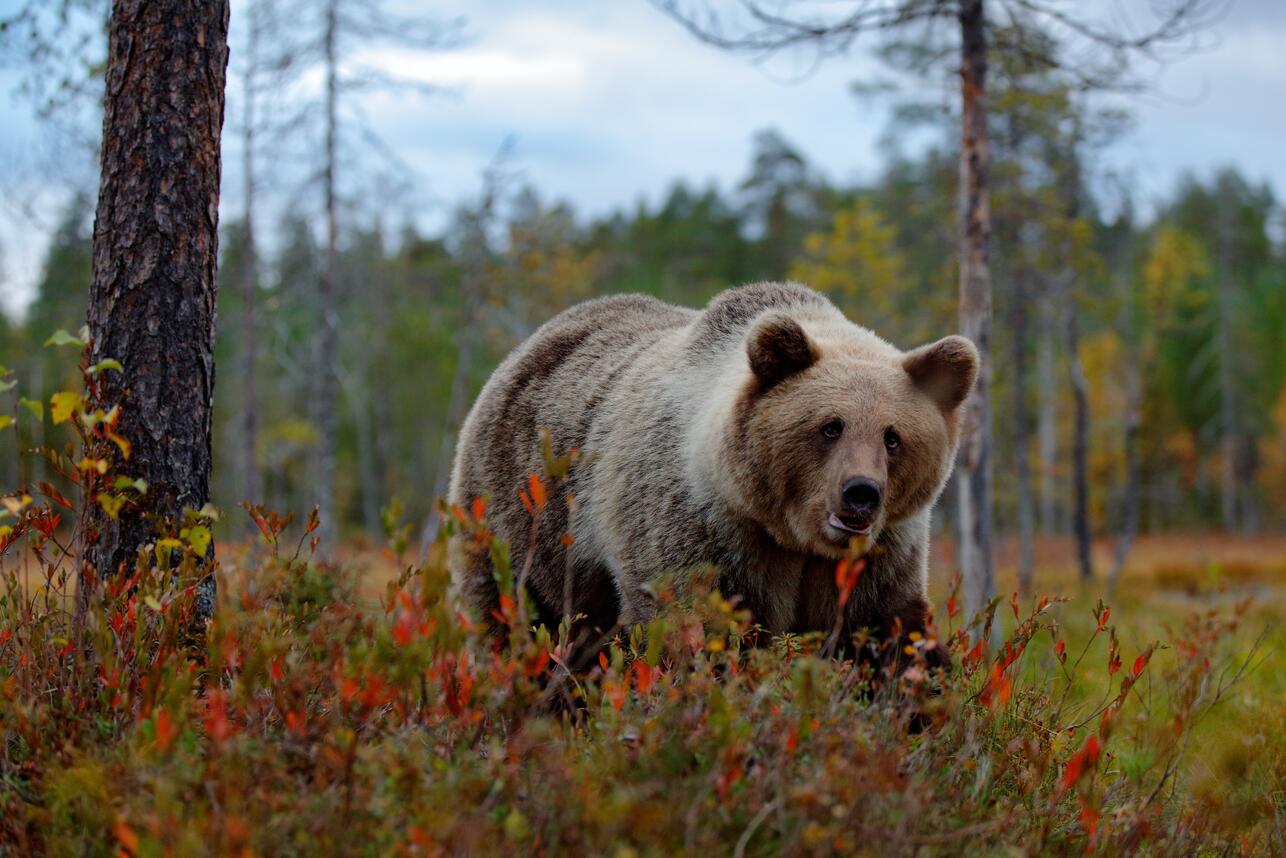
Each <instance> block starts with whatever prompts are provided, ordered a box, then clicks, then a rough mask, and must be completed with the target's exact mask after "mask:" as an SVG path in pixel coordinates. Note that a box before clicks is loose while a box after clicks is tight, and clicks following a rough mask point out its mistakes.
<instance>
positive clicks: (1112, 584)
mask: <svg viewBox="0 0 1286 858" xmlns="http://www.w3.org/2000/svg"><path fill="white" fill-rule="evenodd" d="M1132 364H1133V365H1132V367H1130V368H1128V369H1127V370H1126V372H1127V373H1128V375H1127V378H1126V393H1125V396H1126V402H1125V492H1124V494H1123V496H1122V498H1121V532H1120V534H1119V536H1118V537H1117V540H1116V552H1115V554H1114V556H1113V558H1112V568H1111V570H1110V571H1109V572H1108V575H1107V589H1108V592H1109V593H1115V592H1116V585H1117V582H1118V581H1119V580H1120V578H1121V571H1122V570H1123V569H1124V568H1125V558H1126V557H1128V556H1129V554H1130V548H1131V547H1132V546H1133V545H1134V538H1135V536H1137V535H1138V531H1139V506H1140V502H1141V499H1140V497H1139V495H1140V486H1139V479H1140V474H1139V471H1140V463H1139V452H1140V451H1139V438H1140V436H1141V435H1142V432H1143V368H1144V359H1143V358H1142V357H1141V356H1139V355H1135V359H1134V360H1133V361H1132Z"/></svg>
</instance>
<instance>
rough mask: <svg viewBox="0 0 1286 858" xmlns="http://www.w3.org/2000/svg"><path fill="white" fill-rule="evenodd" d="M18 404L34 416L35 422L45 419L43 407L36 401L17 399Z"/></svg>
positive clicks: (42, 404)
mask: <svg viewBox="0 0 1286 858" xmlns="http://www.w3.org/2000/svg"><path fill="white" fill-rule="evenodd" d="M18 404H19V405H21V406H23V407H24V408H26V409H27V410H28V411H30V412H31V413H32V414H34V415H36V419H37V420H44V419H45V405H44V403H43V402H40V401H39V400H36V399H26V398H23V399H19V400H18Z"/></svg>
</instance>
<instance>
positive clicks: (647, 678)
mask: <svg viewBox="0 0 1286 858" xmlns="http://www.w3.org/2000/svg"><path fill="white" fill-rule="evenodd" d="M634 687H635V688H637V689H638V692H639V694H646V693H647V690H648V689H649V688H651V687H652V667H651V665H649V664H648V663H647V662H646V661H636V662H634Z"/></svg>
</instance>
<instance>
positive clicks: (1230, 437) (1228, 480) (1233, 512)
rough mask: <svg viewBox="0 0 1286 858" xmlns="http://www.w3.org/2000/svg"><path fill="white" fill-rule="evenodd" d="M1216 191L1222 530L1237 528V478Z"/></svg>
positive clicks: (1227, 293) (1225, 239)
mask: <svg viewBox="0 0 1286 858" xmlns="http://www.w3.org/2000/svg"><path fill="white" fill-rule="evenodd" d="M1223 196H1224V195H1222V194H1221V195H1220V200H1219V204H1218V222H1219V225H1218V235H1217V238H1216V242H1217V246H1218V262H1217V264H1218V266H1219V272H1218V287H1217V288H1218V290H1219V294H1218V303H1217V312H1218V316H1217V320H1216V325H1217V328H1216V331H1215V349H1216V350H1217V355H1216V360H1218V362H1219V451H1220V455H1221V458H1222V461H1221V462H1220V480H1219V487H1220V492H1219V499H1220V504H1219V508H1220V521H1221V523H1222V524H1223V529H1224V531H1225V532H1228V533H1231V532H1233V531H1235V530H1236V529H1237V516H1238V511H1239V510H1238V508H1239V506H1240V503H1239V495H1240V491H1239V489H1240V486H1239V484H1238V480H1237V459H1238V447H1239V444H1238V426H1237V422H1238V421H1237V417H1238V413H1237V375H1236V372H1235V368H1234V366H1233V357H1232V356H1233V346H1232V337H1231V333H1230V330H1229V329H1230V326H1231V324H1232V298H1233V295H1232V271H1231V270H1230V259H1229V257H1230V255H1231V254H1230V250H1229V245H1230V244H1231V238H1230V236H1229V229H1230V227H1231V224H1229V223H1228V220H1229V212H1228V204H1227V202H1226V201H1225V200H1224V199H1223Z"/></svg>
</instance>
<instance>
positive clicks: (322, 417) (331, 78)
mask: <svg viewBox="0 0 1286 858" xmlns="http://www.w3.org/2000/svg"><path fill="white" fill-rule="evenodd" d="M336 7H337V0H330V2H329V3H327V6H326V31H325V33H324V36H323V51H324V55H325V69H326V71H325V74H326V82H325V87H326V105H325V110H326V119H325V122H326V131H325V137H326V139H325V153H324V158H325V165H324V167H323V172H322V184H323V194H324V196H325V206H326V249H325V257H324V258H323V260H322V269H321V272H320V273H319V277H318V284H317V285H318V289H317V293H318V294H317V297H318V301H317V312H318V321H317V364H316V366H317V401H316V408H317V429H318V435H319V439H318V443H319V446H320V450H319V451H318V456H317V507H318V512H319V514H320V517H321V521H322V528H321V532H322V534H323V537H322V541H321V549H322V550H321V554H322V557H324V558H328V557H330V556H332V554H333V550H334V546H335V543H336V541H337V539H338V536H339V522H338V521H337V520H336V518H335V456H336V447H337V444H338V432H339V428H338V427H339V416H338V414H337V403H336V386H337V380H336V361H338V360H339V355H338V335H337V324H338V322H337V319H336V317H335V290H336V284H337V280H338V277H337V273H338V272H337V270H336V269H337V267H338V252H339V248H338V245H339V223H338V212H337V205H338V203H337V200H336V189H335V181H336V179H335V173H336V167H337V164H336V160H337V158H338V151H337V150H338V142H339V141H338V133H339V129H338V121H339V117H338V111H339V46H338V39H339V14H338V11H339V10H338V9H337V8H336Z"/></svg>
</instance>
